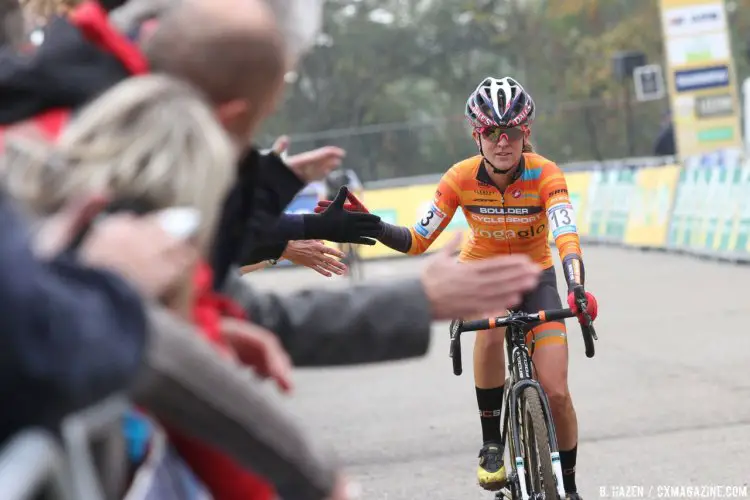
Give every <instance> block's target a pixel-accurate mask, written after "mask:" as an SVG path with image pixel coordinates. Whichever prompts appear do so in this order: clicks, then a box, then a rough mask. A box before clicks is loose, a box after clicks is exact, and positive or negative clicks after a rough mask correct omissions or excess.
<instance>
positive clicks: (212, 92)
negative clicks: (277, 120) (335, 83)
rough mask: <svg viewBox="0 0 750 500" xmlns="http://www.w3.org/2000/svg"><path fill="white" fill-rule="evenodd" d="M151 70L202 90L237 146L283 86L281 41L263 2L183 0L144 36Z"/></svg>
mask: <svg viewBox="0 0 750 500" xmlns="http://www.w3.org/2000/svg"><path fill="white" fill-rule="evenodd" d="M142 46H143V50H144V52H145V54H146V57H147V58H148V60H149V62H150V63H151V66H152V69H153V71H158V72H165V73H168V74H170V75H174V76H178V77H180V78H183V79H185V80H187V81H189V82H191V83H192V84H193V85H195V86H196V87H198V88H200V89H201V90H202V91H203V92H204V93H205V94H206V96H207V97H208V98H209V100H210V101H211V102H212V104H213V105H214V108H215V112H216V114H217V116H218V118H219V121H220V122H221V123H222V124H223V125H224V127H225V128H226V130H227V131H228V132H229V133H230V134H231V135H232V137H233V138H234V139H235V141H236V142H237V143H238V145H240V146H245V145H246V144H247V143H248V141H249V140H250V138H251V137H252V135H253V132H254V131H255V129H256V128H257V126H258V124H259V123H260V122H261V121H262V120H263V119H264V118H265V117H266V116H268V114H269V113H271V112H272V111H273V109H274V107H275V104H276V101H277V99H278V97H279V94H280V92H281V90H282V88H283V81H284V80H283V78H284V73H285V72H286V67H287V65H286V60H285V50H286V49H285V45H284V43H283V39H282V35H281V33H280V31H279V27H278V24H277V23H276V19H275V17H274V14H273V12H272V11H271V10H270V9H269V8H268V6H267V5H266V3H265V1H263V0H182V1H180V2H178V3H177V5H176V6H174V7H173V8H171V9H169V10H168V11H167V12H165V13H164V14H163V15H162V16H161V17H160V18H159V20H158V25H157V27H156V28H155V29H154V30H153V32H151V33H150V34H149V35H148V36H146V37H145V39H144V40H143V44H142Z"/></svg>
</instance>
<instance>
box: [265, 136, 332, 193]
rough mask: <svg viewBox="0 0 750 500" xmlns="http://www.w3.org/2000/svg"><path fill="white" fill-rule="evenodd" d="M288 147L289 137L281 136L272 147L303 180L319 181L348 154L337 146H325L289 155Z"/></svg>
mask: <svg viewBox="0 0 750 500" xmlns="http://www.w3.org/2000/svg"><path fill="white" fill-rule="evenodd" d="M288 147H289V138H288V137H286V136H281V137H279V138H278V139H276V142H275V143H274V145H273V146H272V148H271V149H272V150H273V151H274V152H275V153H276V154H278V155H279V156H280V157H281V159H282V160H284V163H286V165H287V167H289V170H291V171H292V172H294V174H295V175H296V176H297V177H299V179H300V180H301V181H303V182H313V181H319V180H321V179H323V178H325V176H326V175H328V173H329V172H331V171H332V170H336V169H337V168H339V167H340V166H341V160H342V158H344V156H346V151H344V150H343V149H341V148H337V147H336V146H324V147H322V148H318V149H313V150H312V151H306V152H304V153H299V154H296V155H287V154H286V150H287V148H288Z"/></svg>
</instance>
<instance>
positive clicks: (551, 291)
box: [524, 268, 578, 493]
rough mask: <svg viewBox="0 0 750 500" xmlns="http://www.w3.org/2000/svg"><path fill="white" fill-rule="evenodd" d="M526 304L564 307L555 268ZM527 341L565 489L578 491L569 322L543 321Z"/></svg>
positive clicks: (529, 309)
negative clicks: (554, 435) (549, 413)
mask: <svg viewBox="0 0 750 500" xmlns="http://www.w3.org/2000/svg"><path fill="white" fill-rule="evenodd" d="M524 306H525V307H526V308H527V309H525V310H526V311H527V312H536V311H539V310H540V309H560V308H562V301H561V300H560V294H559V293H558V291H557V282H556V279H555V270H554V268H549V269H547V270H545V271H544V273H543V275H542V279H541V281H540V283H539V287H538V288H537V290H536V293H535V294H534V296H533V298H532V300H529V301H528V303H527V304H524ZM532 337H533V342H532ZM527 341H528V342H532V344H531V345H532V346H533V347H532V348H533V351H532V352H533V359H534V367H535V368H536V377H537V379H538V380H539V383H540V384H541V385H542V388H543V389H544V392H545V393H546V394H547V397H548V398H549V403H550V409H551V411H552V418H553V420H554V422H555V430H556V432H557V441H558V447H559V449H560V462H561V463H560V465H561V466H562V469H563V482H564V483H565V491H566V492H567V493H575V492H576V484H575V467H576V453H577V451H578V448H577V443H578V421H577V418H576V412H575V408H574V407H573V400H572V399H571V396H570V390H569V389H568V341H567V333H566V328H565V323H564V322H561V321H549V322H547V323H543V324H541V325H539V326H538V327H536V328H534V330H532V332H530V334H529V336H528V337H527Z"/></svg>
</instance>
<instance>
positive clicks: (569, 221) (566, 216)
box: [547, 203, 577, 238]
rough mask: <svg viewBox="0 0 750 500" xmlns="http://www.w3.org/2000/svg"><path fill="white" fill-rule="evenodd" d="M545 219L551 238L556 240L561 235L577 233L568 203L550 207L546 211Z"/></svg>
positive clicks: (571, 208) (571, 206) (571, 209)
mask: <svg viewBox="0 0 750 500" xmlns="http://www.w3.org/2000/svg"><path fill="white" fill-rule="evenodd" d="M547 218H548V219H549V227H550V230H551V231H552V237H553V238H557V237H558V236H560V235H561V234H569V233H575V232H577V229H576V221H575V216H574V214H573V205H571V204H570V203H558V204H556V205H552V206H551V207H549V208H548V209H547Z"/></svg>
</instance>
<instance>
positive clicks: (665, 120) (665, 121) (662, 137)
mask: <svg viewBox="0 0 750 500" xmlns="http://www.w3.org/2000/svg"><path fill="white" fill-rule="evenodd" d="M676 151H677V150H676V149H675V137H674V124H673V123H672V113H670V112H669V111H667V112H666V113H664V115H662V122H661V130H660V131H659V136H658V137H657V138H656V143H654V155H655V156H674V155H675V154H676Z"/></svg>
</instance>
